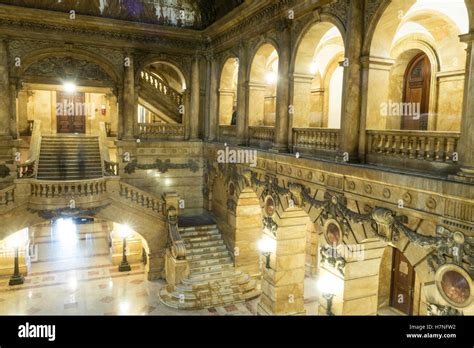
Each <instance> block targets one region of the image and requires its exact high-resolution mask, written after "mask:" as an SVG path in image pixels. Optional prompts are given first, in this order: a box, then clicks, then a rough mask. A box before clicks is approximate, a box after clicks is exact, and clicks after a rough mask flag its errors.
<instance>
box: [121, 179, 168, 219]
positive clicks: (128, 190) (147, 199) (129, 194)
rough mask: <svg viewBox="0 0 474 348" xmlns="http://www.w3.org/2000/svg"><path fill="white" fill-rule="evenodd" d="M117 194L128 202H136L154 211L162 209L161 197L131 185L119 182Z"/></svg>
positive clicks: (158, 211)
mask: <svg viewBox="0 0 474 348" xmlns="http://www.w3.org/2000/svg"><path fill="white" fill-rule="evenodd" d="M119 195H120V197H122V198H123V199H125V200H127V201H129V202H130V203H134V204H138V205H139V206H141V207H144V208H147V209H149V210H150V211H152V212H154V213H161V212H162V211H163V209H162V208H163V204H164V201H163V200H162V199H159V198H158V197H156V196H154V195H152V194H150V193H148V192H145V191H142V190H140V189H138V188H136V187H134V186H132V185H129V184H126V183H123V182H120V183H119Z"/></svg>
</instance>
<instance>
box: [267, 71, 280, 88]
mask: <svg viewBox="0 0 474 348" xmlns="http://www.w3.org/2000/svg"><path fill="white" fill-rule="evenodd" d="M265 79H266V80H267V83H268V84H269V85H273V84H275V83H276V82H277V80H278V75H277V73H276V72H274V71H269V72H267V74H266V75H265Z"/></svg>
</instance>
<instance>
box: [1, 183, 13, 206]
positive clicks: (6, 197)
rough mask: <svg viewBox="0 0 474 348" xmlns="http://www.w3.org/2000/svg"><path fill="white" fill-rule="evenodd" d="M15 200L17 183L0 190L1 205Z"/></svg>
mask: <svg viewBox="0 0 474 348" xmlns="http://www.w3.org/2000/svg"><path fill="white" fill-rule="evenodd" d="M14 201H15V185H12V186H9V187H6V188H4V189H2V190H0V207H1V206H5V205H8V204H10V203H11V202H14Z"/></svg>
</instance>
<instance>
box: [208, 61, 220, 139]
mask: <svg viewBox="0 0 474 348" xmlns="http://www.w3.org/2000/svg"><path fill="white" fill-rule="evenodd" d="M210 70H211V71H210V88H209V120H208V122H209V133H208V136H207V140H209V141H214V140H216V139H217V132H218V126H219V119H218V114H217V112H218V105H219V99H218V95H217V88H218V85H219V77H218V76H217V62H216V60H215V59H214V58H212V59H211V60H210Z"/></svg>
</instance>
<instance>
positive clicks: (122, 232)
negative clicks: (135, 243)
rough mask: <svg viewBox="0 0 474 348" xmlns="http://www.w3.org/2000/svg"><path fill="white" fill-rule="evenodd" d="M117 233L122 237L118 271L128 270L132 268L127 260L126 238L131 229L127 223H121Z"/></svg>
mask: <svg viewBox="0 0 474 348" xmlns="http://www.w3.org/2000/svg"><path fill="white" fill-rule="evenodd" d="M119 233H120V236H121V237H122V239H123V254H122V262H121V263H120V265H119V272H129V271H131V269H132V268H131V267H130V264H129V263H128V261H127V238H128V237H129V236H130V235H131V234H132V229H131V228H130V226H128V225H121V226H120V231H119Z"/></svg>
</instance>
